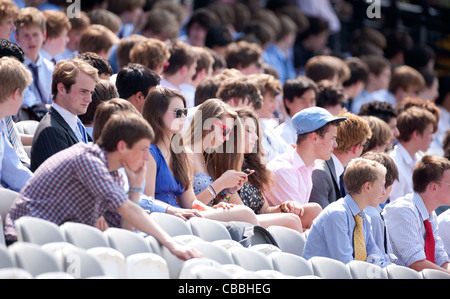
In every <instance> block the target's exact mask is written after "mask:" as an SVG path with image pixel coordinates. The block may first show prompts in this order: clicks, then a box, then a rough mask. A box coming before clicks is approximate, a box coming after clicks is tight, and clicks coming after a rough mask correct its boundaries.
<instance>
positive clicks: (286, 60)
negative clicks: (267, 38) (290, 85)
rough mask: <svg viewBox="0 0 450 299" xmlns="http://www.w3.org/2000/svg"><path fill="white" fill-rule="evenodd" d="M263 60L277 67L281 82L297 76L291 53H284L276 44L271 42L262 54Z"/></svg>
mask: <svg viewBox="0 0 450 299" xmlns="http://www.w3.org/2000/svg"><path fill="white" fill-rule="evenodd" d="M262 58H263V61H264V62H266V63H267V64H269V65H271V66H272V67H273V68H275V69H276V70H277V72H278V75H279V76H280V81H281V84H284V82H286V80H288V79H294V78H295V77H297V73H296V72H295V69H294V62H293V60H292V55H290V53H288V54H286V53H284V52H283V51H282V50H281V49H280V48H278V47H277V46H275V45H274V44H270V45H269V46H268V47H267V49H266V50H265V51H264V52H263V54H262Z"/></svg>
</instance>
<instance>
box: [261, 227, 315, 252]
mask: <svg viewBox="0 0 450 299" xmlns="http://www.w3.org/2000/svg"><path fill="white" fill-rule="evenodd" d="M267 230H268V231H269V232H270V234H271V235H272V236H273V238H274V239H275V241H276V242H277V245H278V247H280V249H281V251H283V252H288V253H292V254H296V255H298V256H302V253H303V249H304V248H305V243H306V239H305V237H304V236H303V235H302V234H300V233H299V232H298V231H295V230H293V229H291V228H288V227H284V226H277V225H273V226H270V227H269V228H268V229H267Z"/></svg>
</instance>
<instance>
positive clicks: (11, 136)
mask: <svg viewBox="0 0 450 299" xmlns="http://www.w3.org/2000/svg"><path fill="white" fill-rule="evenodd" d="M42 2H44V3H43V4H42ZM210 2H211V3H209V4H204V5H199V7H196V8H195V9H194V8H193V7H192V6H191V7H189V6H186V5H183V4H174V3H171V4H168V3H167V2H166V1H154V2H152V4H150V2H148V1H147V2H146V1H141V0H135V1H118V0H98V1H82V3H81V6H80V8H79V9H80V11H79V13H78V14H77V15H76V16H75V17H74V16H73V14H69V13H68V12H69V10H68V7H67V6H59V5H57V4H52V3H48V2H47V1H41V2H39V4H35V3H34V2H32V3H31V4H30V3H28V2H24V1H19V0H16V1H13V0H0V83H1V84H0V188H5V189H11V190H13V191H15V192H17V193H18V194H19V195H18V197H17V199H16V200H15V202H14V203H13V204H12V206H11V209H10V210H9V213H8V216H7V217H6V222H5V231H4V234H5V239H6V241H7V244H8V245H9V244H12V243H14V242H16V241H17V234H16V231H15V226H14V222H15V221H16V220H17V219H19V218H20V217H22V216H33V217H40V218H43V219H46V220H48V221H51V222H54V223H56V224H58V225H61V224H63V223H64V222H66V221H76V222H81V223H85V224H88V225H92V226H96V227H98V228H100V229H102V230H105V229H106V228H108V227H122V228H124V229H130V230H133V231H139V232H143V233H145V234H148V235H153V236H154V237H155V238H156V239H157V240H158V241H159V242H160V243H161V244H162V245H163V246H166V247H167V248H168V249H169V250H170V251H171V252H172V253H173V254H174V255H176V256H178V257H179V258H181V259H186V260H187V259H190V258H195V257H199V256H200V254H199V252H198V251H196V250H195V249H193V248H191V247H189V246H188V245H186V246H184V245H183V246H181V245H179V244H177V243H176V242H174V241H173V240H172V239H171V237H170V236H168V235H167V234H166V233H165V232H164V230H162V229H161V227H160V226H159V225H158V223H155V222H154V221H153V220H151V219H150V217H148V214H147V213H168V214H172V215H174V216H176V217H179V218H181V219H183V220H187V219H190V218H192V217H205V218H209V219H213V220H216V221H220V222H232V221H236V222H245V223H248V224H249V225H254V226H261V227H263V228H269V227H271V226H283V227H287V228H290V229H292V230H295V231H297V232H298V233H300V234H305V235H307V236H308V237H307V241H306V245H305V250H304V253H303V256H304V257H305V258H307V259H309V258H311V257H313V256H325V257H329V258H333V259H336V260H340V261H342V262H344V263H348V262H349V261H352V260H361V261H366V262H370V263H376V264H378V265H379V266H381V267H386V266H387V265H390V264H398V265H402V266H406V267H410V268H412V269H414V270H416V271H422V270H423V269H437V270H440V271H444V272H447V273H450V258H449V254H450V238H449V236H450V231H449V230H450V218H449V216H448V215H449V213H448V211H447V209H448V207H450V160H449V159H450V157H449V152H450V142H449V140H450V89H449V86H450V84H449V82H448V80H449V79H448V77H445V76H438V75H437V72H436V70H435V64H436V54H435V53H434V51H433V49H432V48H431V47H429V46H427V45H424V44H421V43H419V42H415V41H414V40H413V39H412V38H411V37H410V36H408V34H407V33H404V32H401V31H400V30H398V32H397V34H392V32H389V34H388V33H384V32H381V31H378V30H375V29H372V28H359V29H360V30H355V32H354V36H353V37H352V40H351V43H350V44H349V47H348V49H349V50H348V51H346V52H344V53H342V52H340V51H336V50H333V49H334V48H335V47H333V48H330V47H329V44H330V42H331V41H333V40H335V38H336V36H337V35H336V33H338V32H339V30H340V26H339V24H338V23H339V22H338V21H337V20H338V19H337V18H336V15H333V11H331V10H330V11H329V12H328V14H326V15H314V10H312V11H311V6H314V5H313V4H302V3H306V2H304V1H299V2H298V3H299V4H297V5H287V4H283V5H281V4H280V5H278V6H277V5H276V4H275V2H276V1H268V2H269V3H270V5H267V7H261V6H260V5H258V4H256V3H253V2H252V1H242V3H241V1H237V2H238V3H239V5H235V6H233V5H230V4H228V3H225V2H222V1H210ZM272 2H273V3H272ZM317 3H320V2H319V1H318V2H317ZM236 7H238V9H237V8H236ZM306 12H308V13H306ZM336 22H338V23H336ZM395 39H398V40H395ZM388 40H389V43H390V44H389V49H388V45H387V41H388ZM394 40H395V41H397V42H396V43H394ZM401 41H405V42H401ZM406 41H408V42H406ZM394 45H397V46H398V49H395V48H393V47H394ZM388 50H389V51H388ZM388 54H389V55H388ZM24 121H33V122H35V123H36V124H37V126H36V129H35V131H33V132H32V135H30V134H24V133H21V132H20V130H19V127H20V124H21V123H22V122H24ZM26 149H29V151H28V153H27V151H26ZM80 207H83V209H80ZM80 210H82V212H77V211H80Z"/></svg>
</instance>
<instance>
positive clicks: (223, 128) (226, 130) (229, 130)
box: [214, 121, 231, 137]
mask: <svg viewBox="0 0 450 299" xmlns="http://www.w3.org/2000/svg"><path fill="white" fill-rule="evenodd" d="M214 124H216V125H218V126H221V127H222V135H223V137H226V136H227V135H228V134H230V133H231V129H230V128H228V127H227V126H225V125H224V124H222V123H220V122H218V121H215V122H214Z"/></svg>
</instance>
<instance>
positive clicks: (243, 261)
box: [229, 247, 273, 271]
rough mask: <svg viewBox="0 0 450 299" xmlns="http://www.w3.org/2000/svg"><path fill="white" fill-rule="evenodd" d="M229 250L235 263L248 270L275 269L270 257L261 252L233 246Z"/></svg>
mask: <svg viewBox="0 0 450 299" xmlns="http://www.w3.org/2000/svg"><path fill="white" fill-rule="evenodd" d="M229 251H230V253H231V257H232V258H233V261H234V263H235V264H237V265H239V266H241V267H242V268H244V269H246V270H249V271H259V270H273V266H272V263H271V262H270V259H269V258H268V257H267V256H265V255H264V254H263V253H261V252H258V251H255V250H251V249H249V248H245V247H242V248H240V247H233V248H230V249H229Z"/></svg>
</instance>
